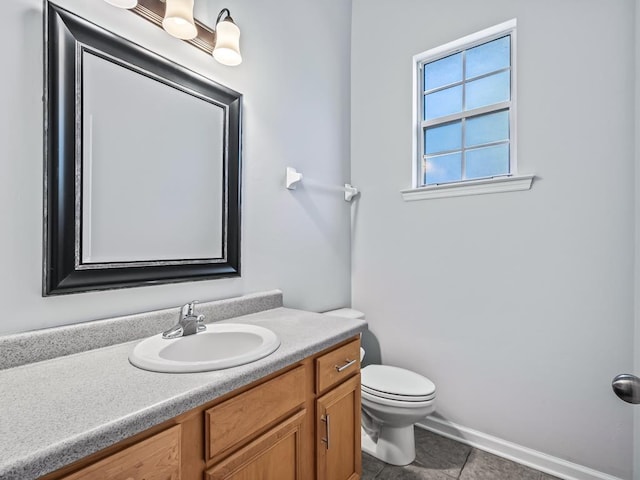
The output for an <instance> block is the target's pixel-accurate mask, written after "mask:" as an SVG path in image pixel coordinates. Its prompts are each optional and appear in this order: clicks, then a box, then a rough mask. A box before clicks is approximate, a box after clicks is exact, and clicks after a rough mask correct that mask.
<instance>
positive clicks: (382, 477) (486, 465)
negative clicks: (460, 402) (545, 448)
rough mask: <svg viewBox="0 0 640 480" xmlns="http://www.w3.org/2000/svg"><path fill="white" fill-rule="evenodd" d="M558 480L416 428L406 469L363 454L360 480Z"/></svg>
mask: <svg viewBox="0 0 640 480" xmlns="http://www.w3.org/2000/svg"><path fill="white" fill-rule="evenodd" d="M374 479H375V480H452V479H459V480H558V479H557V478H556V477H553V476H551V475H547V474H546V473H542V472H539V471H537V470H533V469H532V468H529V467H525V466H523V465H520V464H518V463H514V462H511V461H509V460H505V459H504V458H501V457H497V456H495V455H491V454H490V453H487V452H483V451H482V450H478V449H476V448H473V447H469V446H468V445H464V444H462V443H459V442H456V441H454V440H450V439H448V438H445V437H442V436H440V435H436V434H435V433H432V432H429V431H427V430H424V429H422V428H416V459H415V461H414V462H413V463H412V464H411V465H407V466H406V467H395V466H393V465H387V464H385V463H383V462H381V461H380V460H378V459H377V458H374V457H372V456H370V455H367V454H366V453H363V454H362V480H374Z"/></svg>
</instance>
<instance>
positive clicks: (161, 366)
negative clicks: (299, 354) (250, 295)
mask: <svg viewBox="0 0 640 480" xmlns="http://www.w3.org/2000/svg"><path fill="white" fill-rule="evenodd" d="M279 346H280V339H279V338H278V336H277V335H276V334H275V333H273V332H272V331H271V330H269V329H267V328H264V327H259V326H256V325H245V324H240V323H220V324H217V323H212V324H208V325H207V330H206V331H204V332H200V333H197V334H195V335H187V336H185V337H179V338H175V339H171V340H166V339H164V338H162V334H158V335H154V336H153V337H149V338H147V339H145V340H143V341H141V342H140V343H138V344H137V345H136V346H135V347H134V349H133V351H132V352H131V353H130V354H129V361H130V362H131V363H132V364H133V365H135V366H136V367H139V368H142V369H144V370H151V371H154V372H165V373H181V372H207V371H210V370H221V369H223V368H230V367H236V366H238V365H244V364H245V363H250V362H255V361H256V360H259V359H261V358H264V357H266V356H267V355H270V354H271V353H273V352H274V351H276V350H277V348H278V347H279Z"/></svg>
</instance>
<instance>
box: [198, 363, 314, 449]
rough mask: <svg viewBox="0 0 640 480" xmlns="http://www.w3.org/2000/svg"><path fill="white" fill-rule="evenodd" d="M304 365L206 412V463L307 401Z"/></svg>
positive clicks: (240, 443)
mask: <svg viewBox="0 0 640 480" xmlns="http://www.w3.org/2000/svg"><path fill="white" fill-rule="evenodd" d="M305 385H306V382H305V369H304V367H303V366H299V367H296V368H294V369H293V370H291V371H289V372H287V373H283V374H282V375H280V376H278V377H276V378H274V379H272V380H269V381H268V382H266V383H263V384H261V385H258V386H257V387H254V388H252V389H251V390H248V391H246V392H244V393H241V394H240V395H238V396H236V397H234V398H231V399H229V400H227V401H225V402H223V403H221V404H219V405H216V406H214V407H212V408H210V409H209V410H207V411H206V412H205V429H206V432H205V435H206V438H205V441H206V445H207V448H206V452H207V461H208V460H211V459H212V458H215V457H219V456H220V455H222V454H224V453H225V452H227V451H229V450H230V449H232V448H234V447H236V446H240V445H242V444H243V443H245V442H246V441H247V440H249V439H250V438H251V437H253V436H255V435H256V434H258V433H260V432H261V431H262V430H264V429H265V428H266V427H268V426H270V424H272V423H273V422H275V421H276V420H278V419H279V418H281V417H283V416H284V415H286V414H287V413H290V412H291V411H293V410H294V409H295V408H297V407H300V406H301V405H302V404H304V401H305Z"/></svg>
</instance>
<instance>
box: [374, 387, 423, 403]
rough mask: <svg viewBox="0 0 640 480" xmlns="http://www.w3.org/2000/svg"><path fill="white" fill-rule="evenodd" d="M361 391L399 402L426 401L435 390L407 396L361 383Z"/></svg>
mask: <svg viewBox="0 0 640 480" xmlns="http://www.w3.org/2000/svg"><path fill="white" fill-rule="evenodd" d="M362 391H363V392H366V393H368V394H369V395H371V396H374V397H378V398H387V399H389V400H396V401H399V402H426V401H427V400H433V399H434V398H435V397H436V394H435V392H434V393H432V394H431V395H420V396H418V395H415V396H407V395H397V394H395V393H388V392H380V391H378V390H374V389H372V388H369V387H367V386H365V385H362Z"/></svg>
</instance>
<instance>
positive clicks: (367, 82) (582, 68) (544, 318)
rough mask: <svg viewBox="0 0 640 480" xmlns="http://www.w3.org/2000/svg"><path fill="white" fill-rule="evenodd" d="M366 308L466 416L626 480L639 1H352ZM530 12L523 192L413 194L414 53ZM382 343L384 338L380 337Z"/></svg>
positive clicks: (357, 233)
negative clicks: (528, 184)
mask: <svg viewBox="0 0 640 480" xmlns="http://www.w3.org/2000/svg"><path fill="white" fill-rule="evenodd" d="M352 15H353V18H352V29H353V32H352V79H351V80H352V83H351V89H352V103H351V106H352V124H351V128H352V148H351V152H352V158H351V161H352V165H351V168H352V178H351V180H352V182H353V184H355V185H357V186H358V187H360V188H361V189H362V191H363V195H362V198H361V200H360V203H359V205H358V209H357V212H356V213H355V215H354V221H353V227H352V228H353V236H352V244H353V257H352V262H353V270H352V289H353V305H354V308H357V309H359V310H362V311H364V312H366V314H367V320H368V321H369V325H370V329H371V330H372V332H373V334H374V335H375V336H376V337H377V342H378V343H379V349H380V351H379V352H377V353H378V354H381V357H382V360H383V361H384V362H385V363H388V364H395V365H399V366H403V367H408V368H412V369H415V370H416V371H418V372H420V373H422V374H424V375H426V376H428V377H429V378H431V379H432V380H433V381H434V382H435V384H436V386H437V388H438V407H437V413H438V415H439V416H441V417H442V418H444V419H446V420H448V421H451V422H455V423H457V424H459V425H462V426H465V427H468V428H472V429H475V430H478V431H480V432H484V433H486V434H489V435H493V436H496V437H499V438H502V439H504V440H508V441H511V442H515V443H517V444H520V445H523V446H526V447H529V448H532V449H535V450H538V451H541V452H545V453H547V454H550V455H553V456H556V457H560V458H563V459H566V460H568V461H571V462H576V463H578V464H581V465H585V466H587V467H591V468H594V469H596V470H600V471H603V472H607V473H609V474H612V475H616V476H619V477H621V478H627V479H628V478H631V466H632V463H633V462H632V410H631V409H630V408H628V406H626V405H625V404H623V403H622V402H620V401H619V400H617V398H616V397H615V396H613V394H612V392H611V388H610V382H611V379H612V377H613V376H614V375H615V374H617V373H619V372H621V371H625V370H629V369H630V368H632V366H633V364H632V362H633V330H634V317H633V306H634V291H633V284H634V267H633V256H634V214H633V213H634V134H635V130H634V102H633V100H632V99H633V98H634V90H635V88H634V48H633V45H634V41H635V40H634V22H635V12H634V1H633V0H620V1H615V2H611V1H610V0H562V1H558V0H538V1H535V2H532V1H530V0H483V1H482V2H478V1H477V0H455V1H451V0H394V1H391V0H377V1H375V2H372V1H368V0H353V12H352ZM514 17H515V18H517V20H518V50H517V55H518V118H517V121H518V162H519V169H520V171H521V172H522V173H535V174H536V175H537V180H536V181H535V183H534V185H533V188H532V190H530V191H526V192H514V193H499V194H490V195H480V196H470V197H460V198H447V199H440V200H426V201H419V202H409V203H405V202H403V201H402V199H401V196H400V190H401V189H403V188H407V187H409V186H410V182H411V169H410V164H411V132H412V125H411V93H412V92H411V88H412V78H411V75H412V69H411V68H412V67H411V57H412V55H414V54H416V53H419V52H421V51H424V50H427V49H429V48H432V47H436V46H438V45H441V44H444V43H446V42H448V41H451V40H455V39H457V38H460V37H462V36H464V35H467V34H470V33H473V32H476V31H478V30H481V29H483V28H486V27H489V26H492V25H495V24H498V23H500V22H503V21H505V20H508V19H510V18H514ZM367 343H368V344H369V345H370V347H371V348H370V349H371V350H372V351H373V352H374V353H376V352H375V351H376V342H375V341H372V340H371V339H369V340H368V342H367Z"/></svg>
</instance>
